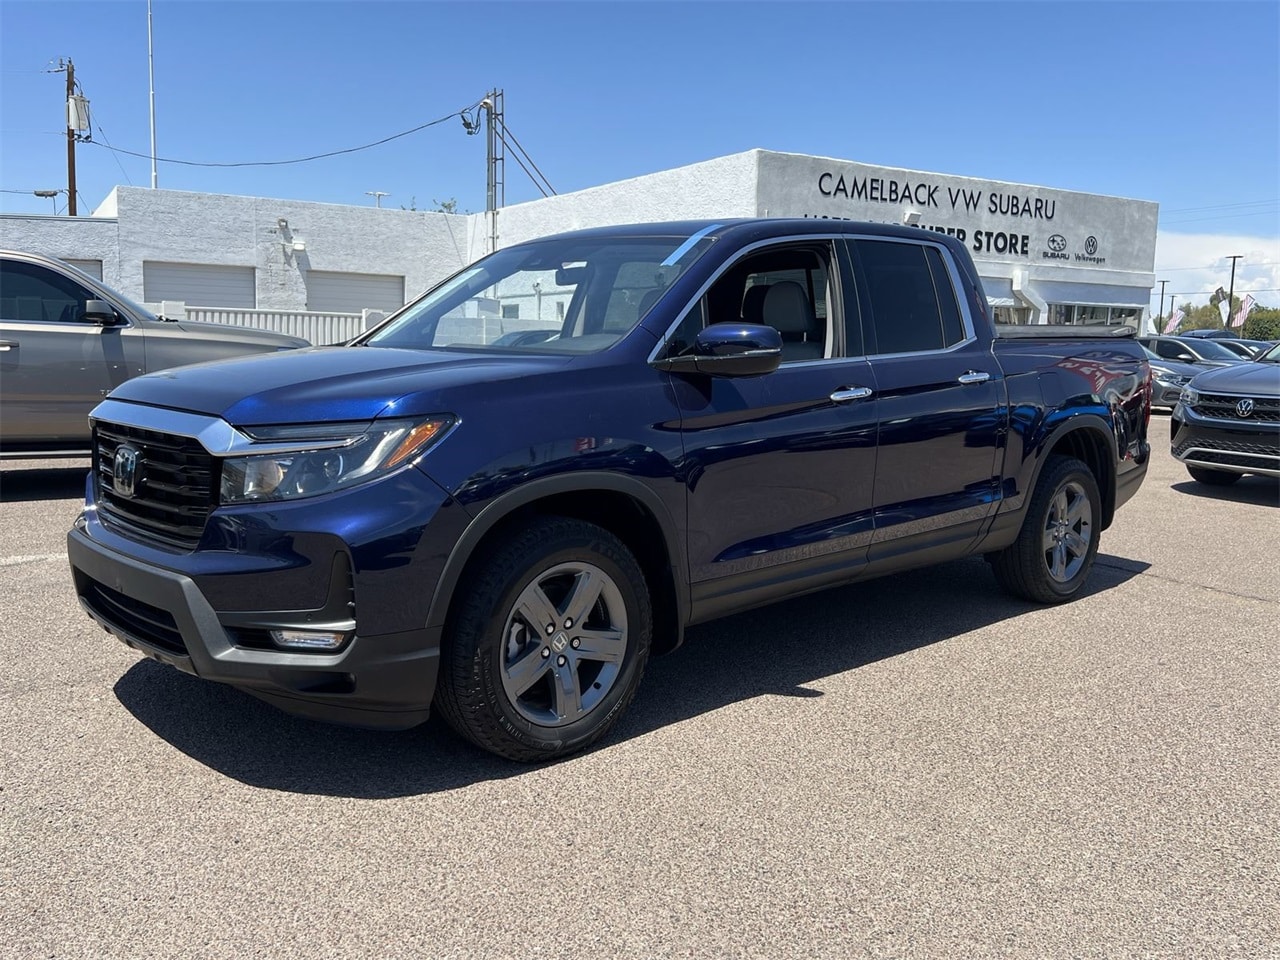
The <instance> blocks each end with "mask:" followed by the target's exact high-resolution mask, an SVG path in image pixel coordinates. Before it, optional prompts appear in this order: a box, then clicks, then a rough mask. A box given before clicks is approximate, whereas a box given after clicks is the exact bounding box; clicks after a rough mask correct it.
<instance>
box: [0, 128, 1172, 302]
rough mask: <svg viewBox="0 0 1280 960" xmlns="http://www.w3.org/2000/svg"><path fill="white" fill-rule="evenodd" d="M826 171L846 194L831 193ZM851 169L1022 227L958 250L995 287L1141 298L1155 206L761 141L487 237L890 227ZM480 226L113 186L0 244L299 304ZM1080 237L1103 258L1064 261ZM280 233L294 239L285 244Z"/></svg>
mask: <svg viewBox="0 0 1280 960" xmlns="http://www.w3.org/2000/svg"><path fill="white" fill-rule="evenodd" d="M824 175H825V176H824ZM840 176H844V177H845V181H846V186H847V188H848V192H849V194H850V195H847V196H846V195H836V194H835V191H834V189H833V188H834V186H835V183H836V182H837V178H838V177H840ZM855 177H856V178H861V179H862V180H863V181H864V186H865V182H866V180H867V178H868V177H872V178H878V179H880V180H882V181H885V182H887V181H889V180H895V179H896V180H899V181H901V180H910V181H911V182H912V183H918V182H925V183H927V184H928V185H929V186H933V187H936V190H935V192H934V193H933V194H932V197H933V201H932V202H926V203H925V204H923V205H920V210H921V213H922V218H921V224H922V225H923V226H941V227H943V228H946V227H952V228H957V229H964V230H966V231H967V232H968V242H967V243H966V245H967V246H969V247H970V249H971V250H973V244H972V240H973V237H974V236H975V234H976V233H977V232H978V231H987V230H992V231H997V232H1003V233H1005V234H1017V235H1018V236H1019V237H1021V236H1023V235H1027V236H1028V247H1027V252H1026V253H1025V254H1023V253H1021V252H1019V253H1018V254H1017V255H1003V256H1002V255H999V254H993V253H984V252H981V251H976V250H974V251H973V252H974V259H975V260H976V261H977V262H978V268H979V271H980V273H981V274H982V275H983V276H984V277H987V278H990V279H991V280H992V281H993V287H999V288H1000V289H1001V290H1003V289H1004V288H1007V287H1009V286H1010V282H1011V281H1015V282H1014V283H1013V287H1014V289H1015V290H1016V289H1017V288H1019V287H1022V288H1025V289H1027V290H1029V291H1031V292H1032V293H1034V289H1035V287H1036V284H1037V283H1038V282H1043V283H1046V284H1048V283H1051V282H1059V283H1060V282H1062V281H1069V282H1075V283H1078V284H1082V285H1083V284H1088V285H1094V286H1095V287H1098V289H1097V290H1095V291H1094V295H1095V296H1103V295H1105V294H1106V290H1105V289H1103V288H1104V287H1106V286H1108V285H1109V286H1112V287H1115V288H1128V289H1129V290H1130V291H1137V294H1136V298H1137V299H1136V300H1135V301H1134V302H1144V301H1145V295H1146V293H1147V292H1149V290H1150V287H1151V284H1152V282H1153V275H1152V273H1151V270H1152V266H1153V263H1154V257H1155V234H1156V215H1157V211H1158V208H1157V205H1156V204H1154V203H1150V202H1148V201H1142V200H1125V199H1121V198H1116V197H1102V196H1095V195H1091V194H1083V193H1076V192H1071V191H1061V190H1054V189H1051V188H1044V187H1030V186H1026V185H1020V184H1005V183H1000V182H998V181H988V180H978V179H975V178H968V177H954V176H950V175H946V174H928V173H920V172H918V171H906V170H898V169H895V168H886V167H875V166H871V165H868V164H860V163H854V162H852V161H846V160H834V159H827V158H823V157H810V156H803V155H797V154H783V153H776V152H772V151H766V150H748V151H746V152H744V153H737V154H733V155H730V156H727V157H719V158H716V159H713V160H707V161H704V162H702V163H695V164H691V165H689V166H684V167H679V168H676V169H674V170H663V171H660V172H658V173H653V174H648V175H646V176H642V177H636V178H633V179H630V180H622V181H618V182H616V183H610V184H605V185H603V186H599V187H592V188H590V189H587V190H579V191H576V192H574V193H568V194H561V195H559V196H555V197H550V198H548V199H544V200H536V201H532V202H529V203H522V204H516V205H514V206H510V207H506V208H504V209H502V210H500V211H498V213H497V214H496V218H497V234H498V241H497V245H498V246H499V247H505V246H510V245H511V244H513V243H518V242H521V241H524V240H529V239H533V238H535V237H539V236H545V235H547V234H550V233H560V232H563V231H566V230H574V229H579V228H584V227H596V226H604V225H608V224H617V223H637V222H654V221H664V220H692V219H703V218H706V219H730V218H734V217H755V216H770V217H778V216H793V217H801V216H806V215H807V216H823V215H826V216H837V217H848V218H852V219H862V220H882V221H889V222H895V223H901V222H902V218H903V214H904V213H905V212H906V210H907V209H909V207H913V206H917V205H916V204H914V203H913V204H911V205H907V204H904V203H902V202H898V203H893V202H886V201H876V202H872V201H869V200H866V199H862V200H859V199H856V198H854V197H853V196H852V195H851V194H852V192H853V191H852V186H851V184H852V181H853V179H854V178H855ZM952 189H955V190H959V189H969V190H971V191H976V192H980V193H981V195H982V200H981V203H980V205H979V208H978V209H976V210H965V209H964V207H963V204H961V205H960V206H959V208H958V209H957V206H956V205H955V204H953V203H952V202H951V201H952V197H951V196H950V191H951V190H952ZM996 193H999V194H1002V195H1007V194H1010V193H1016V194H1018V195H1019V196H1024V197H1031V198H1032V199H1033V200H1039V201H1041V202H1042V205H1043V204H1044V203H1047V202H1048V201H1053V203H1054V212H1053V218H1052V219H1049V218H1048V217H1046V216H1039V217H1037V216H1034V215H1032V216H1025V215H1018V216H1012V215H1009V214H1000V213H998V212H997V213H991V212H990V209H989V203H990V198H991V195H992V194H996ZM282 220H283V221H285V224H286V226H283V227H282V226H281V224H280V221H282ZM490 229H491V223H490V218H489V216H488V215H486V214H484V213H477V214H470V215H454V214H444V213H436V212H431V211H407V210H396V209H389V208H388V209H377V208H375V207H368V206H360V207H357V206H346V205H338V204H325V203H311V202H307V201H299V200H274V199H270V198H264V197H235V196H224V195H219V194H207V193H188V192H183V191H177V190H148V189H145V188H142V187H117V188H116V189H115V190H113V191H112V193H111V195H110V196H108V197H107V198H106V199H105V200H104V201H103V203H102V204H101V205H100V206H99V207H98V209H97V210H95V211H94V216H93V217H80V218H74V219H73V218H68V217H36V216H14V215H7V216H0V246H5V247H10V248H13V249H19V250H31V251H34V252H38V253H47V254H52V255H53V256H59V257H73V258H75V259H94V260H102V262H103V271H102V273H103V280H104V281H105V282H106V283H107V284H108V285H110V286H113V287H116V288H117V289H119V290H120V291H121V292H122V293H124V294H126V295H127V296H131V297H133V298H134V299H137V300H141V299H143V284H142V272H143V263H144V262H146V261H164V262H170V263H197V264H220V265H230V266H245V267H253V268H254V272H255V294H256V306H257V308H259V309H263V310H282V311H290V310H292V311H301V310H304V309H305V307H306V302H307V292H306V272H307V271H309V270H319V271H332V272H340V273H341V272H346V273H357V274H379V275H383V276H386V275H392V276H403V277H404V293H405V297H406V298H407V299H413V298H414V297H416V296H417V295H418V294H420V293H421V292H422V291H423V290H425V289H427V288H428V287H429V286H431V285H432V284H434V283H435V282H437V281H439V280H441V279H443V278H444V277H445V276H447V275H449V274H451V273H453V272H454V271H456V270H458V269H460V268H461V267H464V266H466V265H467V264H468V263H471V262H473V261H475V260H477V259H479V258H480V257H481V256H483V255H484V254H485V253H487V252H488V251H489V249H490V246H491V243H490ZM1058 236H1061V237H1063V238H1065V243H1066V250H1065V254H1066V255H1067V257H1068V259H1065V260H1064V259H1054V258H1050V257H1049V256H1048V254H1049V253H1052V252H1054V251H1052V250H1051V249H1050V247H1051V246H1054V245H1055V244H1058V243H1059V241H1057V240H1056V239H1055V240H1054V242H1053V243H1051V238H1056V237H1058ZM1089 237H1093V238H1094V239H1095V242H1096V244H1097V249H1096V251H1095V256H1096V257H1098V258H1102V259H1103V261H1104V262H1102V263H1084V262H1081V261H1079V260H1077V259H1076V257H1077V255H1082V254H1083V252H1084V248H1085V244H1086V241H1087V239H1088V238H1089ZM295 244H302V245H303V246H304V247H305V249H303V250H301V251H295V250H294V249H293V247H294V245H295ZM1084 295H1085V294H1084V292H1083V291H1082V293H1081V296H1082V297H1083V296H1084ZM1077 302H1096V301H1087V300H1084V299H1081V300H1079V301H1077ZM1115 302H1118V301H1115ZM1125 302H1128V301H1127V300H1126V301H1125ZM208 306H220V305H219V304H209V305H208Z"/></svg>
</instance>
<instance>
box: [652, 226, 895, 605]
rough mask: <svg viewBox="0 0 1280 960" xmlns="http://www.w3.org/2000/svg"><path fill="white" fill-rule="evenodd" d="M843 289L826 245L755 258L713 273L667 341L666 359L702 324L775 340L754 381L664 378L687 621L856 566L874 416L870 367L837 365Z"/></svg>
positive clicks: (865, 540) (868, 514)
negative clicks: (676, 421)
mask: <svg viewBox="0 0 1280 960" xmlns="http://www.w3.org/2000/svg"><path fill="white" fill-rule="evenodd" d="M847 281H848V277H847V272H846V269H845V264H843V263H841V264H840V265H839V266H837V262H836V259H835V248H834V245H833V244H832V242H831V241H829V240H817V239H813V240H808V241H804V242H794V243H787V242H780V243H777V244H773V245H768V246H765V247H764V248H762V249H756V250H752V251H750V252H748V253H747V254H745V255H744V256H742V257H740V258H739V259H738V260H736V261H734V262H732V263H731V264H729V265H727V266H726V268H725V269H724V272H723V273H722V275H721V276H720V277H719V278H718V279H717V280H716V282H715V283H714V284H713V285H712V286H711V287H710V289H709V290H708V291H707V294H706V296H704V297H703V298H702V300H701V301H699V304H698V305H696V306H695V307H694V309H693V310H691V311H690V314H689V315H688V316H686V318H685V319H684V321H683V322H682V323H681V324H680V325H679V327H678V329H677V331H676V335H675V337H674V338H673V340H672V343H673V344H674V345H676V346H675V347H673V349H679V345H681V344H686V343H687V342H688V341H689V340H690V339H692V337H693V336H694V335H695V334H696V331H697V329H699V328H700V327H701V326H702V325H703V324H704V323H705V322H707V321H708V320H715V321H721V322H723V321H726V320H733V321H738V320H741V321H745V322H749V323H764V324H767V325H769V326H773V327H774V328H775V329H777V330H779V332H780V334H781V336H782V340H783V349H782V356H783V363H782V365H781V366H780V367H779V368H778V369H777V370H776V371H774V372H773V373H770V374H766V375H765V376H760V377H740V378H726V377H708V376H675V377H673V378H672V387H673V391H674V394H675V398H676V402H677V404H678V405H679V408H680V411H681V430H682V435H683V441H684V457H683V468H684V469H683V472H684V475H685V478H686V485H687V490H688V501H687V502H688V551H689V567H690V576H691V580H692V582H693V598H694V601H695V613H694V616H695V618H697V617H698V616H699V609H701V611H702V612H704V613H705V612H707V611H709V610H712V609H713V608H714V612H724V611H725V610H727V609H732V608H733V607H734V606H741V605H745V603H748V602H755V601H756V600H762V599H767V598H768V597H766V596H765V595H766V594H770V593H774V594H777V593H783V592H786V591H787V590H788V589H790V588H793V587H794V588H800V587H802V586H804V584H803V583H801V582H800V580H801V579H803V578H806V577H807V578H809V579H810V581H811V580H812V578H813V577H815V576H821V577H826V578H835V579H839V578H844V579H848V578H849V577H852V576H853V575H854V574H855V572H856V570H857V568H858V567H860V566H861V565H862V564H863V563H864V562H865V559H866V551H867V545H868V544H869V543H870V542H871V534H872V500H871V494H872V484H873V482H874V477H875V459H876V447H875V437H876V404H875V399H874V397H873V396H871V391H870V389H869V387H870V377H871V370H870V366H869V365H868V364H867V362H866V360H865V359H863V358H862V357H854V358H849V357H846V356H844V353H845V350H846V346H845V325H844V321H843V317H844V307H843V303H844V301H845V299H846V298H845V296H844V295H843V294H842V292H841V291H842V288H843V286H844V284H845V283H847ZM833 394H835V395H836V396H835V398H833V396H832V395H833ZM864 394H865V395H864ZM700 604H701V606H700V607H699V605H700Z"/></svg>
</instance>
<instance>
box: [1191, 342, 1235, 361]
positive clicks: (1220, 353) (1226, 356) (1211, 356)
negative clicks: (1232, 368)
mask: <svg viewBox="0 0 1280 960" xmlns="http://www.w3.org/2000/svg"><path fill="white" fill-rule="evenodd" d="M1182 342H1183V343H1185V344H1187V347H1188V348H1189V349H1190V350H1192V351H1194V352H1195V353H1198V354H1199V355H1200V356H1202V357H1204V359H1206V360H1233V361H1238V360H1239V359H1240V355H1239V354H1238V353H1232V352H1231V351H1230V350H1228V349H1227V348H1226V347H1224V346H1223V345H1222V344H1220V343H1217V342H1215V341H1213V340H1210V339H1209V338H1208V337H1196V338H1195V339H1193V340H1190V341H1187V340H1184V341H1182Z"/></svg>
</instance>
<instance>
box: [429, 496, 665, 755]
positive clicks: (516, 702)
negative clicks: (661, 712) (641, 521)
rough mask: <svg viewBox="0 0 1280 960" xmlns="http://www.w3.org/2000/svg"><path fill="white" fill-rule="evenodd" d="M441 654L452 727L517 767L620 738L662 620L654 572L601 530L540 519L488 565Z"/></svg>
mask: <svg viewBox="0 0 1280 960" xmlns="http://www.w3.org/2000/svg"><path fill="white" fill-rule="evenodd" d="M467 579H468V581H469V586H468V588H467V592H466V594H465V595H464V596H463V597H462V598H461V602H460V606H459V609H458V613H457V615H456V616H455V617H454V618H452V622H451V628H450V631H449V636H448V637H446V640H445V644H444V647H443V649H442V651H441V656H442V660H441V672H440V683H439V686H438V689H437V692H436V702H437V703H438V704H439V706H440V708H441V712H442V713H443V715H444V717H445V719H446V720H447V721H448V723H449V725H450V726H452V727H453V728H454V730H456V731H457V732H458V733H460V734H461V735H462V736H464V737H466V738H467V739H468V740H470V741H471V742H473V743H475V744H476V745H477V746H480V747H483V748H484V749H486V750H489V751H491V752H492V753H496V754H498V755H499V756H503V757H507V758H508V759H511V760H521V761H538V760H551V759H555V758H557V757H561V756H564V755H566V754H569V753H573V752H575V751H577V750H581V749H583V748H585V747H587V746H589V745H590V744H592V743H594V742H595V741H597V740H599V739H600V738H601V737H602V736H604V735H605V733H606V732H608V730H609V728H610V727H611V726H613V724H614V723H615V722H616V721H617V719H618V717H620V716H621V715H622V712H623V711H624V710H625V709H626V708H627V705H628V704H630V702H631V700H632V698H633V697H634V696H635V692H636V688H637V687H638V686H639V685H640V678H641V676H642V675H643V674H644V667H645V663H646V661H647V659H648V656H649V645H650V638H651V635H652V632H653V617H652V612H651V608H650V602H649V591H648V587H647V584H646V582H645V578H644V574H643V572H642V571H641V569H640V566H639V564H638V563H637V562H636V560H635V557H634V556H633V555H632V554H631V552H630V551H629V550H628V549H627V547H626V546H625V545H624V544H623V543H622V542H621V541H620V540H619V539H618V538H617V537H615V536H614V535H613V534H611V533H610V532H609V531H607V530H605V529H603V528H602V527H598V526H596V525H595V524H591V523H586V522H584V521H581V520H574V519H569V518H564V517H546V518H540V519H537V520H534V521H532V522H530V523H528V524H526V525H525V526H523V527H521V528H519V529H517V530H516V531H515V532H514V533H513V534H512V535H510V536H509V537H508V538H507V539H505V540H504V541H502V542H501V543H499V544H498V545H497V546H496V547H494V548H492V549H490V550H489V551H488V553H487V554H486V555H485V556H484V557H483V558H482V559H481V560H480V562H479V564H478V566H477V568H476V569H475V571H474V575H469V576H468V578H467Z"/></svg>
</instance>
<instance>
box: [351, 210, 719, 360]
mask: <svg viewBox="0 0 1280 960" xmlns="http://www.w3.org/2000/svg"><path fill="white" fill-rule="evenodd" d="M704 233H705V231H704ZM711 242H712V241H710V240H708V239H706V237H705V236H702V235H701V234H694V235H693V236H692V237H682V236H677V237H593V238H581V237H577V238H566V239H558V240H543V241H538V242H535V243H528V244H521V245H520V246H517V247H510V248H508V249H506V250H499V251H498V252H497V253H494V254H492V255H491V256H488V257H486V258H485V259H483V260H481V261H479V262H478V263H476V264H474V265H473V266H471V267H468V268H467V269H466V270H463V271H462V272H461V273H459V274H457V275H455V276H453V277H451V278H450V279H449V280H446V281H445V282H444V283H442V284H441V285H440V286H438V287H436V288H435V289H434V290H431V291H430V292H428V293H427V294H426V295H425V296H423V297H422V298H421V299H420V300H418V301H416V302H415V303H413V304H410V305H409V306H408V307H406V308H405V309H404V310H402V311H401V312H400V313H399V314H398V315H397V316H395V317H392V318H391V320H389V321H388V322H387V323H386V324H385V325H383V326H382V327H380V328H379V329H377V330H375V331H373V333H371V334H370V335H368V336H367V337H365V338H363V339H362V340H360V341H357V343H360V344H362V345H365V346H372V347H408V348H412V349H425V348H443V349H449V348H458V349H466V350H476V349H495V350H503V351H520V352H528V353H594V352H595V351H597V350H603V349H604V348H605V347H608V346H610V345H611V344H613V343H615V342H616V341H617V340H619V339H620V338H621V337H623V336H624V335H625V334H627V333H629V332H630V331H631V330H632V329H633V328H634V327H635V326H636V324H637V323H639V322H640V320H641V319H642V318H643V317H644V315H645V314H646V313H648V311H649V308H650V307H652V306H653V304H654V303H655V302H657V300H658V298H659V297H660V296H661V294H662V292H663V291H664V290H666V289H667V288H668V287H670V286H671V284H672V283H673V282H674V281H675V279H676V278H677V277H679V276H680V274H682V273H683V272H684V271H685V270H687V269H688V268H689V265H690V264H692V263H693V262H694V261H696V260H697V259H698V257H700V256H701V255H702V254H703V253H705V252H706V251H707V248H708V247H710V246H711Z"/></svg>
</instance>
